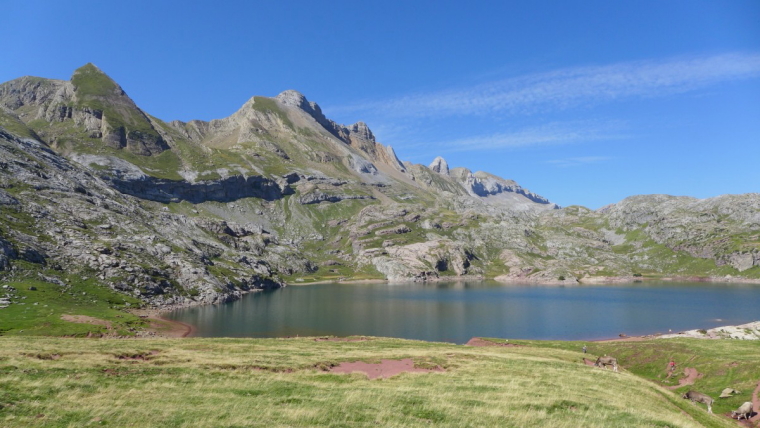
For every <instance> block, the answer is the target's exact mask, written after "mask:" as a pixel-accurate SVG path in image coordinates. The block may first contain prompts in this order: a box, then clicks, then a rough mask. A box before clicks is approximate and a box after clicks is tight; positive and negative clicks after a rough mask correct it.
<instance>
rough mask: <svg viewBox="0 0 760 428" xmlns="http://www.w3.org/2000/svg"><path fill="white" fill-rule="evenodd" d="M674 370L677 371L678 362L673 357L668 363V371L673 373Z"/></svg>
mask: <svg viewBox="0 0 760 428" xmlns="http://www.w3.org/2000/svg"><path fill="white" fill-rule="evenodd" d="M674 371H676V362H675V361H673V359H672V358H671V359H670V362H669V363H668V372H669V373H673V372H674Z"/></svg>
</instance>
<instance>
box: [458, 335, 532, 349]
mask: <svg viewBox="0 0 760 428" xmlns="http://www.w3.org/2000/svg"><path fill="white" fill-rule="evenodd" d="M465 345H466V346H507V347H513V346H515V347H516V346H523V345H518V344H515V343H509V342H503V343H499V342H492V341H490V340H483V339H481V338H479V337H473V338H472V339H470V340H469V341H468V342H467V343H465Z"/></svg>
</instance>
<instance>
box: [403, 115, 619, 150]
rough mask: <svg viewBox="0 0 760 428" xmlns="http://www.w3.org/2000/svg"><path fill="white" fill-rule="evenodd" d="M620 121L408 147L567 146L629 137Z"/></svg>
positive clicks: (555, 125) (580, 123)
mask: <svg viewBox="0 0 760 428" xmlns="http://www.w3.org/2000/svg"><path fill="white" fill-rule="evenodd" d="M622 128H623V124H622V123H621V122H619V121H612V122H604V123H599V122H596V121H577V122H553V123H549V124H546V125H542V126H536V127H528V128H523V129H519V130H514V131H509V132H499V133H494V134H488V135H476V136H472V137H467V138H461V139H456V140H450V141H439V142H435V143H421V144H411V145H408V146H407V147H415V146H417V147H435V148H436V149H437V150H438V151H440V152H461V151H486V150H500V149H517V148H523V147H529V146H548V145H565V144H574V143H584V142H592V141H600V140H618V139H623V138H627V137H628V135H626V134H625V133H624V132H623V131H622Z"/></svg>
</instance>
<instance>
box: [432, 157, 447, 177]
mask: <svg viewBox="0 0 760 428" xmlns="http://www.w3.org/2000/svg"><path fill="white" fill-rule="evenodd" d="M428 168H430V169H431V170H433V171H435V172H437V173H439V174H442V175H449V164H448V163H446V159H444V158H442V157H440V156H436V158H435V159H433V162H432V163H431V164H430V166H429V167H428Z"/></svg>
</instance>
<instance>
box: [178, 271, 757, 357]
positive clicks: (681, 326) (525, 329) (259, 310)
mask: <svg viewBox="0 0 760 428" xmlns="http://www.w3.org/2000/svg"><path fill="white" fill-rule="evenodd" d="M168 318H170V319H174V320H177V321H182V322H185V323H188V324H192V325H194V326H196V328H197V333H196V336H202V337H284V336H296V335H300V336H320V335H334V336H348V335H367V336H386V337H400V338H406V339H420V340H429V341H444V342H454V343H465V342H467V341H468V340H469V339H470V338H472V337H474V336H482V337H503V338H514V339H565V340H592V339H602V338H613V337H617V336H618V334H620V333H625V334H627V335H644V334H652V333H657V332H660V333H662V332H667V331H668V329H672V330H673V332H677V331H682V330H690V329H695V328H712V327H717V326H721V325H736V324H743V323H747V322H750V321H755V320H758V319H760V286H758V285H737V284H705V283H697V284H679V283H638V284H627V285H605V286H573V287H556V286H536V285H526V286H520V285H503V284H498V283H495V282H488V281H478V282H456V283H435V284H315V285H307V286H289V287H286V288H283V289H279V290H273V291H265V292H259V293H252V294H249V295H246V296H245V297H244V298H243V299H241V300H238V301H236V302H231V303H226V304H223V305H213V306H204V307H195V308H188V309H181V310H178V311H175V312H172V313H170V314H168Z"/></svg>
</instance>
